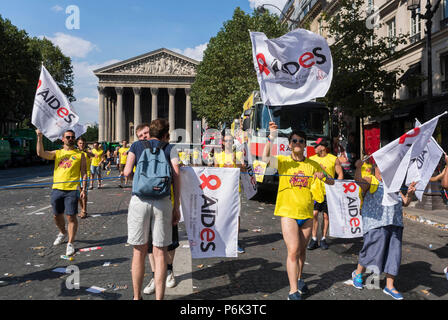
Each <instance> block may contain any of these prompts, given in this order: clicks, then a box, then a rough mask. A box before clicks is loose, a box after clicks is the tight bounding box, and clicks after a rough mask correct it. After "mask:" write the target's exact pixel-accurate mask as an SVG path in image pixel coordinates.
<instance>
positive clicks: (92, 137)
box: [82, 124, 98, 142]
mask: <svg viewBox="0 0 448 320" xmlns="http://www.w3.org/2000/svg"><path fill="white" fill-rule="evenodd" d="M82 136H83V137H84V139H86V140H87V142H95V141H98V124H95V125H94V126H89V127H88V128H87V131H86V133H84V134H83V135H82Z"/></svg>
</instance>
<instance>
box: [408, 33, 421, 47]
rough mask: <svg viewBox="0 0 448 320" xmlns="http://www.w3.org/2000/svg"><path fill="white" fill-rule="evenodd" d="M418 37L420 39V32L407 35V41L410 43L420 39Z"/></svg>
mask: <svg viewBox="0 0 448 320" xmlns="http://www.w3.org/2000/svg"><path fill="white" fill-rule="evenodd" d="M420 39H421V34H420V33H416V34H414V35H413V36H410V37H409V41H410V42H411V44H413V43H416V42H418V41H420Z"/></svg>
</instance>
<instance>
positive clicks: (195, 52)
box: [171, 43, 208, 61]
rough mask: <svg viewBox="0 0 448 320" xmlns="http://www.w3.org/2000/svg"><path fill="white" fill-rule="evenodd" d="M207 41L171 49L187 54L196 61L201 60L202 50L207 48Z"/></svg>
mask: <svg viewBox="0 0 448 320" xmlns="http://www.w3.org/2000/svg"><path fill="white" fill-rule="evenodd" d="M207 46H208V43H204V44H200V45H198V46H196V47H194V48H186V49H184V50H182V49H171V50H173V51H174V52H177V53H180V54H183V55H184V56H187V57H189V58H191V59H195V60H198V61H202V59H203V57H204V51H205V49H207Z"/></svg>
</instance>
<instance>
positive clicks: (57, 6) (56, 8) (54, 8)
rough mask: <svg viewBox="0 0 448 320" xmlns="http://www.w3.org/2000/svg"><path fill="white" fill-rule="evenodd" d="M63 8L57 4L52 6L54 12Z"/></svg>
mask: <svg viewBox="0 0 448 320" xmlns="http://www.w3.org/2000/svg"><path fill="white" fill-rule="evenodd" d="M62 10H64V8H62V7H61V6H60V5H58V4H57V5H55V6H53V7H51V11H54V12H60V11H62Z"/></svg>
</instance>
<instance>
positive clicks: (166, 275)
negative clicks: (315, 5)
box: [36, 119, 448, 300]
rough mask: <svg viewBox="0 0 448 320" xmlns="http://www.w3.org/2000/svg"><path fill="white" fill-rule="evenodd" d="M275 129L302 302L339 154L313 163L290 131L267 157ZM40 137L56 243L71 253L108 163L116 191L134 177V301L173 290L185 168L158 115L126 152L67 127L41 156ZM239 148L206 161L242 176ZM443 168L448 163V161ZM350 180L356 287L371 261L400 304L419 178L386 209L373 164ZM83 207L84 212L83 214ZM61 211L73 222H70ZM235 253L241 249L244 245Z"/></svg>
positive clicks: (227, 140)
mask: <svg viewBox="0 0 448 320" xmlns="http://www.w3.org/2000/svg"><path fill="white" fill-rule="evenodd" d="M269 128H270V135H269V137H268V143H267V145H266V146H265V148H264V153H263V161H264V162H266V163H269V165H270V166H271V167H273V168H276V169H277V170H278V174H279V186H278V193H277V200H276V205H275V211H274V215H275V216H279V217H281V229H282V234H283V240H284V243H285V246H286V249H287V258H286V270H287V276H288V279H289V287H290V290H289V294H288V297H287V298H288V300H301V298H302V296H303V295H306V294H307V293H308V291H309V290H308V286H307V284H306V283H305V280H304V279H303V276H302V275H303V269H304V267H305V260H306V252H307V250H314V249H316V248H318V247H320V248H321V249H323V250H326V249H328V243H327V241H326V236H327V233H328V228H329V218H328V206H327V203H326V198H325V192H324V190H325V187H324V184H328V185H333V184H335V179H336V178H337V179H344V172H343V169H342V166H341V163H340V161H339V160H338V158H337V157H336V156H334V155H332V154H330V153H329V152H328V147H329V144H328V141H327V140H325V139H322V138H321V139H318V140H317V141H315V142H314V146H315V150H316V155H315V156H313V157H310V158H307V157H306V156H305V150H306V146H307V135H306V133H304V132H302V131H292V132H291V133H290V135H289V138H288V141H289V148H290V150H291V154H290V155H275V156H271V141H273V140H274V139H275V138H276V135H277V131H278V128H277V125H276V124H275V123H274V122H271V123H270V125H269ZM36 132H37V136H38V139H37V153H38V155H39V156H40V157H42V158H44V159H47V160H54V178H53V188H52V189H53V190H52V194H51V205H52V208H53V213H54V221H55V224H56V226H57V228H58V230H59V234H58V236H57V238H56V240H55V241H54V245H55V246H56V245H60V244H62V243H63V242H64V241H65V240H66V239H67V249H66V255H67V256H70V255H73V254H74V253H75V247H74V244H73V243H74V240H75V236H76V232H77V228H78V222H77V216H78V217H80V218H81V219H83V218H86V217H87V196H88V190H89V189H90V190H91V189H93V186H94V181H98V183H97V186H98V188H99V189H100V188H101V187H102V186H103V184H102V168H103V167H104V168H105V169H106V170H111V166H112V165H113V164H116V165H117V168H118V170H119V172H120V185H119V186H120V187H123V186H126V185H127V184H128V183H129V181H131V179H132V177H133V175H135V176H134V183H133V185H132V197H131V199H130V202H129V209H128V217H127V224H128V240H127V242H128V243H129V244H130V245H132V246H133V257H132V270H131V275H132V283H133V293H134V299H135V300H141V299H142V293H144V294H153V293H155V297H156V299H158V300H159V299H163V298H164V294H165V288H166V287H174V286H175V285H176V280H175V277H174V272H173V261H174V256H175V251H176V248H177V247H178V246H179V234H178V228H177V225H178V222H179V219H180V190H181V189H180V167H181V166H182V165H183V163H182V161H181V160H180V159H179V156H178V153H177V152H172V150H173V148H174V145H173V144H170V143H169V141H170V133H169V123H168V121H167V120H165V119H156V120H153V121H152V122H151V123H150V124H146V123H144V124H141V125H139V126H138V127H137V128H136V135H137V138H138V140H137V141H135V142H134V143H133V144H132V145H131V147H130V148H129V147H128V144H127V141H122V142H121V147H119V148H116V149H115V150H106V152H104V150H103V149H102V146H101V145H100V144H99V143H97V142H96V143H94V145H93V148H92V149H89V148H88V147H87V144H86V141H85V140H84V139H83V138H79V139H78V141H77V144H76V145H75V143H76V137H75V133H74V132H73V131H71V130H67V131H66V132H64V134H63V137H62V141H63V143H64V146H63V148H62V149H61V150H56V151H45V150H44V147H43V142H42V133H41V132H40V131H39V130H36ZM236 144H237V141H236V139H235V137H234V136H232V135H231V134H230V133H228V132H227V133H225V134H224V139H223V141H222V144H221V146H220V147H222V148H221V151H220V152H216V151H215V153H214V161H212V162H210V161H207V164H208V165H210V166H215V167H231V168H240V170H241V171H245V170H246V168H245V165H244V161H242V157H243V156H242V152H240V151H238V148H235V147H234V146H235V145H236ZM174 150H175V148H174ZM153 157H159V158H157V159H158V160H157V163H158V165H157V166H155V165H154V164H153V163H154V162H151V160H152V159H154V158H153ZM161 159H162V160H161ZM445 162H446V165H447V166H448V156H446V155H445ZM163 166H166V167H167V168H168V169H169V172H170V174H169V178H167V179H161V181H159V184H158V185H157V187H154V188H152V190H149V191H147V193H145V192H143V191H142V189H141V187H142V186H141V181H143V180H140V177H141V176H142V172H143V171H145V170H147V173H148V174H145V176H151V174H156V173H157V171H158V170H161V169H163ZM148 170H149V171H148ZM151 170H152V171H151ZM354 180H355V182H356V183H357V184H358V185H359V187H360V189H361V193H362V194H361V198H362V199H363V205H362V217H363V219H362V220H363V233H364V234H363V237H364V242H363V247H362V249H361V251H360V252H359V261H358V262H359V263H358V266H357V268H356V270H355V271H353V273H352V275H351V277H352V280H353V286H354V287H355V288H357V289H363V287H364V284H363V281H364V278H363V276H364V273H365V270H366V268H367V267H370V266H372V265H373V266H376V267H377V270H378V272H380V273H382V272H384V273H385V274H386V287H385V288H384V290H383V292H384V293H385V294H388V295H390V296H392V297H393V298H394V299H403V296H402V295H401V293H400V292H399V291H398V290H397V289H396V287H395V283H394V280H395V278H396V277H397V275H398V271H399V267H400V263H401V255H402V237H403V219H402V216H403V209H402V208H403V206H407V205H409V203H410V202H411V200H412V197H413V195H414V192H415V184H416V182H413V183H411V185H410V186H409V187H408V188H407V190H406V191H402V192H399V193H396V194H395V195H394V201H395V204H394V205H391V206H384V205H382V198H383V193H384V185H383V182H382V177H381V172H380V171H379V169H378V168H377V167H376V168H375V167H374V166H372V165H371V164H368V163H366V162H363V161H361V160H358V161H357V162H356V172H355V178H354ZM436 180H439V181H441V185H442V187H443V188H445V189H448V169H446V167H445V169H444V170H443V172H442V173H441V174H439V175H436V176H434V178H433V179H432V181H436ZM89 181H90V183H88V182H89ZM240 192H241V188H240ZM78 202H79V205H80V207H81V213H79V215H78ZM240 211H241V210H240ZM319 213H322V214H323V230H322V238H321V239H320V241H318V238H317V233H318V229H319V219H318V217H319ZM64 215H65V216H67V220H68V224H67V226H66V221H65V218H64ZM238 228H239V223H238ZM238 251H239V253H244V249H243V248H242V247H241V246H240V245H238ZM146 256H148V257H149V263H150V266H151V270H152V279H151V280H150V282H149V283H148V285H147V286H146V287H144V288H143V279H144V274H145V261H146ZM445 272H446V269H445ZM348 276H349V275H348Z"/></svg>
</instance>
